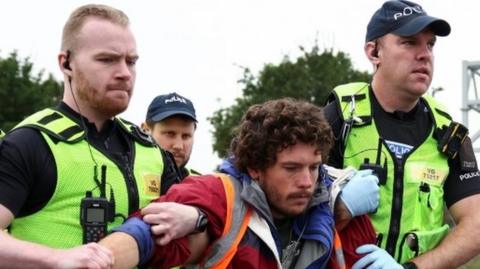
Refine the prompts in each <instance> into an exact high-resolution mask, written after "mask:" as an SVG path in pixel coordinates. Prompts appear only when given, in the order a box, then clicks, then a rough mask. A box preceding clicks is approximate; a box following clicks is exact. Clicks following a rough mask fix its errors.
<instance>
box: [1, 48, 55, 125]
mask: <svg viewBox="0 0 480 269" xmlns="http://www.w3.org/2000/svg"><path fill="white" fill-rule="evenodd" d="M43 75H44V71H43V70H41V71H39V72H38V73H37V74H33V63H32V62H30V59H29V58H25V59H23V60H22V59H19V57H18V55H17V52H12V53H10V55H9V56H8V57H7V58H2V57H1V56H0V129H2V130H4V131H8V130H10V129H11V128H12V127H14V126H15V125H16V124H17V123H19V122H20V121H22V120H23V119H24V118H25V117H26V116H28V115H30V114H32V113H34V112H35V111H37V110H40V109H42V108H45V107H48V106H52V105H53V104H55V103H57V102H58V101H59V100H60V99H61V97H62V85H61V84H60V83H59V82H57V81H56V80H55V78H54V77H53V76H52V75H51V74H49V75H48V78H47V79H46V80H44V79H43Z"/></svg>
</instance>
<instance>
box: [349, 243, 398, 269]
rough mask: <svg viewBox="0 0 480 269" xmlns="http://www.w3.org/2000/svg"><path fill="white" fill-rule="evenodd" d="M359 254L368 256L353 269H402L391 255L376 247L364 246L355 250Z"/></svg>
mask: <svg viewBox="0 0 480 269" xmlns="http://www.w3.org/2000/svg"><path fill="white" fill-rule="evenodd" d="M355 251H356V252H357V253H358V254H367V255H365V256H363V257H362V258H361V259H360V260H358V261H357V262H356V263H355V264H354V265H353V266H352V269H362V268H375V269H402V268H403V266H401V265H400V264H398V263H397V262H396V261H395V259H393V257H392V256H390V254H388V252H387V251H385V250H384V249H381V248H379V247H377V246H376V245H371V244H369V245H363V246H360V247H358V248H357V249H356V250H355Z"/></svg>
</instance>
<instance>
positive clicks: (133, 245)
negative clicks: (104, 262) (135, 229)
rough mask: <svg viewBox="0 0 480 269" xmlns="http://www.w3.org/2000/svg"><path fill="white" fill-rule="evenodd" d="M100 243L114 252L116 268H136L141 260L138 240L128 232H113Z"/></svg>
mask: <svg viewBox="0 0 480 269" xmlns="http://www.w3.org/2000/svg"><path fill="white" fill-rule="evenodd" d="M99 244H100V245H102V246H104V247H106V248H108V249H109V250H111V251H112V252H113V255H114V260H115V262H114V267H113V268H115V269H123V268H125V269H128V268H134V267H135V266H136V265H137V264H138V262H139V253H138V245H137V241H136V240H135V238H133V237H132V236H130V235H129V234H127V233H123V232H115V233H112V234H110V235H109V236H107V237H105V238H104V239H102V240H101V241H100V242H99Z"/></svg>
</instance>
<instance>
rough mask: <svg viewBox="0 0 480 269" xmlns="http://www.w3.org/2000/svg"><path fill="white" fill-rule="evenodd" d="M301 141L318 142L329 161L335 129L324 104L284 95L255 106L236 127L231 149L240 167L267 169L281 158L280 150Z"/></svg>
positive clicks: (245, 169) (324, 158)
mask: <svg viewBox="0 0 480 269" xmlns="http://www.w3.org/2000/svg"><path fill="white" fill-rule="evenodd" d="M298 142H301V143H305V144H310V145H314V146H316V148H317V150H318V151H319V152H320V153H321V155H322V160H323V161H324V162H325V161H326V160H327V156H328V152H329V151H330V149H331V147H332V144H333V134H332V130H331V128H330V125H329V124H328V123H327V121H326V120H325V117H324V115H323V110H322V109H321V108H320V107H318V106H315V105H313V104H311V103H308V102H305V101H300V100H295V99H292V98H283V99H278V100H272V101H267V102H265V103H263V104H258V105H253V106H251V107H250V108H249V109H248V110H247V112H246V113H245V115H244V116H243V118H242V120H241V121H240V125H239V126H238V127H237V128H236V130H235V137H234V139H233V140H232V144H231V147H230V151H231V153H232V154H233V155H234V156H235V166H236V167H237V169H239V170H240V171H242V172H248V170H247V168H250V169H256V170H264V169H266V168H268V167H270V166H271V165H273V164H274V163H275V162H276V161H277V159H276V158H277V153H278V152H280V151H282V150H284V149H285V148H288V147H289V146H293V145H295V144H297V143H298Z"/></svg>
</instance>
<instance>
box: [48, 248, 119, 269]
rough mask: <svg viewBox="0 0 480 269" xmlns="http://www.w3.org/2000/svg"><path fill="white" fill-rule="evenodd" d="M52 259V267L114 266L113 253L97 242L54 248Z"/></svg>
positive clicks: (90, 268)
mask: <svg viewBox="0 0 480 269" xmlns="http://www.w3.org/2000/svg"><path fill="white" fill-rule="evenodd" d="M45 258H46V259H50V264H51V265H52V268H56V269H77V268H82V269H83V268H88V269H110V268H113V263H114V258H113V254H112V252H111V251H110V250H108V249H107V248H105V247H103V246H100V245H99V244H97V243H90V244H87V245H83V246H79V247H75V248H71V249H52V255H51V256H50V257H45Z"/></svg>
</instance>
